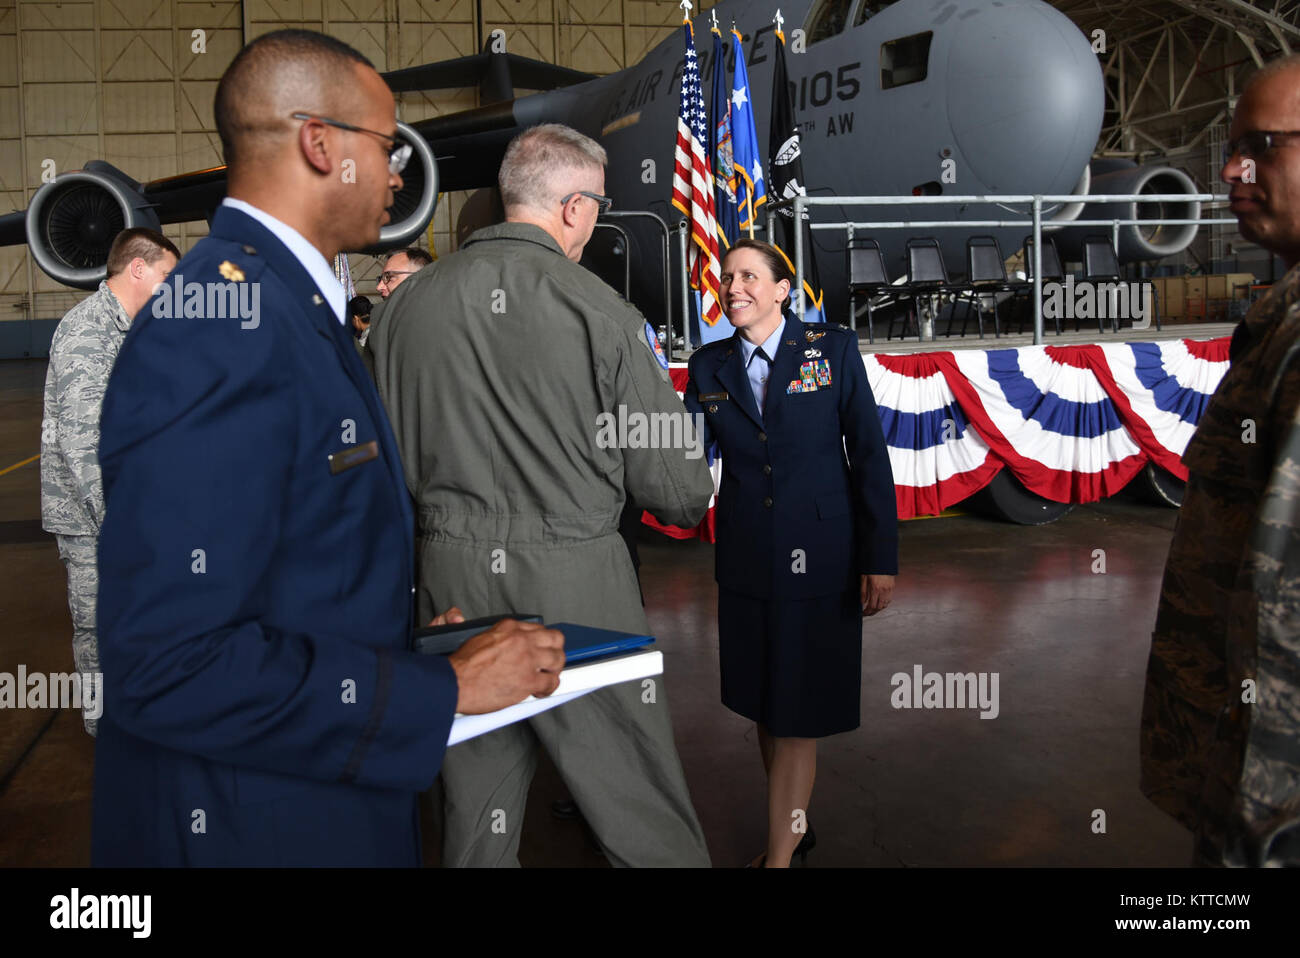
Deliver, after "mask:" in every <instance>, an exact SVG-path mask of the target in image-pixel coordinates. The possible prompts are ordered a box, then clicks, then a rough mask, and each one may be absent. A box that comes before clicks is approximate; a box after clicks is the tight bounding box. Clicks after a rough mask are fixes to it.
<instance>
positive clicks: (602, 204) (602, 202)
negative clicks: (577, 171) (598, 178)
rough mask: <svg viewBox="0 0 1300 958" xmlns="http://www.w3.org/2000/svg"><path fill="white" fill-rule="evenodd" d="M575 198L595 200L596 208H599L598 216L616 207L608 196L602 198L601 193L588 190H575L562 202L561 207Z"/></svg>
mask: <svg viewBox="0 0 1300 958" xmlns="http://www.w3.org/2000/svg"><path fill="white" fill-rule="evenodd" d="M575 196H585V197H587V198H588V199H591V200H595V201H596V207H597V210H596V212H597V214H598V215H602V216H603V215H604V214H606V213H608V212H609V211H610V210H611V209H613V207H614V201H613V200H611V199H610V198H609V197H608V196H601V195H600V194H599V193H590V192H588V191H587V190H574V191H573V192H572V193H570V194H569V195H568V196H566V197H565V198H564V199H562V200H560V205H561V206H563V205H564V204H565V203H567V202H569V200H571V199H573V198H574V197H575Z"/></svg>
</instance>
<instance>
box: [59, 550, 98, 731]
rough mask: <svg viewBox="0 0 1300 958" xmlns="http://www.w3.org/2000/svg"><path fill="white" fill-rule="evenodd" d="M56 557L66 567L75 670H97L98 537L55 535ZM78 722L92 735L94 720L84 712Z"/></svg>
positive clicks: (85, 671) (83, 709)
mask: <svg viewBox="0 0 1300 958" xmlns="http://www.w3.org/2000/svg"><path fill="white" fill-rule="evenodd" d="M55 538H56V539H58V543H59V558H60V559H62V560H63V565H64V567H65V568H66V569H67V570H68V611H69V612H71V613H72V658H73V661H74V662H75V663H76V668H77V671H78V672H81V673H82V674H85V673H87V672H98V671H99V642H98V640H97V637H96V634H95V602H96V600H97V597H98V593H99V565H98V559H97V556H98V550H99V537H98V536H56V537H55ZM88 711H89V710H88V709H87V708H86V707H85V706H84V705H83V707H82V716H81V721H82V723H83V724H84V725H85V726H86V731H87V732H89V733H90V734H91V735H94V734H95V726H96V720H95V719H93V718H90V716H89V715H88V714H86V713H87V712H88Z"/></svg>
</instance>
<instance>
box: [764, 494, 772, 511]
mask: <svg viewBox="0 0 1300 958" xmlns="http://www.w3.org/2000/svg"><path fill="white" fill-rule="evenodd" d="M763 505H765V506H767V507H768V508H769V509H771V508H772V497H771V496H768V497H766V498H765V499H764V500H763Z"/></svg>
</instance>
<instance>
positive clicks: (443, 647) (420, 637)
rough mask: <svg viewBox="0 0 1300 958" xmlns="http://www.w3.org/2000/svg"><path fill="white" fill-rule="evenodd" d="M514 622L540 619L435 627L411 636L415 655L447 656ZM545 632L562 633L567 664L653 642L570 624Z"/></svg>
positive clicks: (516, 616)
mask: <svg viewBox="0 0 1300 958" xmlns="http://www.w3.org/2000/svg"><path fill="white" fill-rule="evenodd" d="M507 618H509V619H518V620H519V621H520V622H540V621H541V617H540V616H537V615H527V614H523V613H512V614H509V615H491V616H485V617H484V618H481V619H470V620H468V621H466V622H458V623H456V624H454V625H439V626H433V627H431V628H425V629H418V630H417V631H416V633H415V636H414V647H415V651H417V652H423V653H424V654H426V655H450V654H451V653H452V652H455V651H456V650H457V649H459V648H460V647H461V646H462V645H464V644H465V642H467V641H468V640H469V639H471V638H472V637H474V636H476V635H478V634H479V633H480V632H484V631H486V630H488V629H490V628H492V626H493V625H495V624H496V623H497V622H499V621H501V620H502V619H507ZM547 628H550V629H556V630H558V631H560V632H562V633H564V657H565V661H566V663H567V664H570V665H572V664H573V663H575V662H591V661H594V660H596V659H603V658H608V657H609V656H611V655H618V654H620V653H622V652H630V651H632V650H633V649H639V648H642V647H643V646H646V645H649V644H650V643H651V642H653V641H654V640H655V638H654V636H653V635H637V634H635V633H632V632H615V631H614V630H613V629H597V628H593V627H592V626H589V625H578V624H576V623H573V622H557V623H555V624H554V625H548V626H547Z"/></svg>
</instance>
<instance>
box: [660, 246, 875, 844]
mask: <svg viewBox="0 0 1300 958" xmlns="http://www.w3.org/2000/svg"><path fill="white" fill-rule="evenodd" d="M793 282H794V277H793V275H791V272H790V267H789V265H788V262H787V261H786V259H785V257H784V256H783V255H782V254H781V253H780V252H779V251H778V250H776V249H775V248H774V247H772V246H770V245H768V244H766V243H761V242H757V241H755V240H740V241H739V242H737V243H736V244H735V245H734V246H732V248H731V250H730V251H729V252H728V253H727V255H726V257H725V258H724V259H723V262H722V290H721V291H722V300H723V308H724V310H725V312H726V314H727V318H728V319H729V320H730V321H731V324H732V326H734V327H735V329H736V332H735V334H734V335H733V336H732V337H731V338H730V339H726V340H720V341H718V342H715V343H711V344H709V345H708V346H705V347H704V348H703V349H700V350H698V351H697V352H696V353H695V354H694V355H693V356H692V357H691V360H690V382H689V384H688V385H687V387H686V397H685V399H686V406H687V408H688V409H689V410H690V411H691V412H692V413H699V414H702V415H703V422H704V426H705V441H706V443H707V442H712V441H715V440H716V441H717V443H718V444H719V446H720V451H721V455H722V483H721V488H720V490H719V492H718V501H717V540H718V541H717V550H716V577H717V581H718V638H719V652H720V658H721V671H722V701H723V704H724V705H726V706H727V707H728V708H730V709H731V710H732V711H734V712H737V713H738V714H740V715H743V716H745V717H746V718H749V719H752V720H754V721H755V722H756V723H757V724H758V735H759V747H760V749H761V751H762V756H763V766H764V768H765V769H766V771H767V782H768V839H767V851H766V853H765V854H764V855H761V856H759V858H757V859H756V860H755V861H754V862H753V863H752V864H755V865H758V866H760V867H762V866H766V867H786V866H788V865H789V864H790V859H791V857H792V855H793V854H794V853H795V852H796V850H798V851H800V853H801V854H802V855H806V854H807V852H808V850H810V849H811V847H812V845H813V843H814V842H815V839H814V838H813V833H812V831H811V830H809V831H808V832H807V833H806V834H802V833H803V825H804V824H805V823H806V820H807V809H808V802H809V799H810V797H811V796H812V786H813V777H814V773H815V771H816V764H817V741H816V740H817V739H818V738H820V737H822V736H825V735H833V734H835V733H837V732H847V731H850V730H851V729H855V728H857V727H858V724H859V715H858V699H859V691H860V685H861V675H862V616H864V615H874V614H876V613H877V612H879V611H880V610H881V609H883V608H885V607H886V606H887V605H889V602H890V598H891V596H892V594H893V588H894V575H895V573H896V572H897V571H898V513H897V505H896V500H895V498H894V480H893V474H892V472H891V471H890V468H889V455H888V451H887V450H886V448H885V439H884V435H883V434H882V432H881V429H880V419H879V417H878V415H877V412H876V403H875V399H874V398H873V397H872V395H871V387H870V385H869V384H868V383H867V375H866V370H865V369H864V368H863V365H862V358H861V356H860V355H859V353H858V340H857V336H856V335H854V334H853V333H851V332H850V331H848V330H846V329H843V328H841V327H838V326H832V325H830V324H822V323H817V324H811V325H805V324H803V323H801V322H799V320H797V319H795V318H793V317H792V316H786V315H785V313H784V306H785V303H786V300H787V298H788V297H789V294H790V289H791V286H792V285H793ZM697 421H698V420H697Z"/></svg>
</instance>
